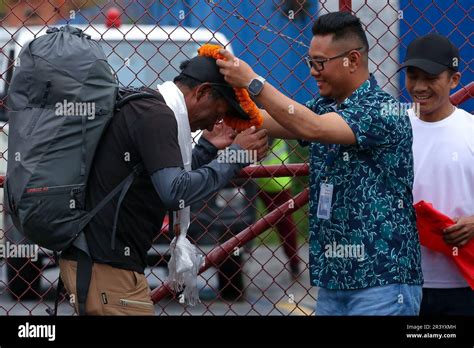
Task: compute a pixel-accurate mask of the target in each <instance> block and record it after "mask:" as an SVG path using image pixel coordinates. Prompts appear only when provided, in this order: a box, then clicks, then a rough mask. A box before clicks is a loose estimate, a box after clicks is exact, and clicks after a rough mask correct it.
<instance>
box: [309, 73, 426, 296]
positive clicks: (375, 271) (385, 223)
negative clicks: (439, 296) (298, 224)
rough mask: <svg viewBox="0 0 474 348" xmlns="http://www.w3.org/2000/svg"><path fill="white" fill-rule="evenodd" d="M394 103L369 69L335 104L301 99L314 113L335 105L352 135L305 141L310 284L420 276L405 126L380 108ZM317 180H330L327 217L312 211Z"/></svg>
mask: <svg viewBox="0 0 474 348" xmlns="http://www.w3.org/2000/svg"><path fill="white" fill-rule="evenodd" d="M395 103H396V100H395V99H394V98H393V97H391V96H390V95H389V94H388V93H386V92H384V91H383V90H382V89H381V88H380V87H379V86H378V85H377V81H376V80H375V78H374V77H373V76H372V75H371V76H370V78H369V79H368V80H367V81H365V82H364V83H363V84H362V85H361V86H360V87H359V88H358V89H357V90H356V91H355V92H354V93H353V94H352V95H351V96H350V97H348V98H347V99H345V100H344V101H343V102H342V103H341V104H340V105H339V106H338V105H337V104H336V103H335V101H334V100H332V99H328V98H324V97H320V98H318V99H313V100H311V101H309V102H308V103H307V107H309V108H310V109H311V110H313V111H314V112H315V113H316V114H318V115H322V114H325V113H328V112H337V113H338V114H339V115H340V116H341V117H342V118H343V119H344V120H345V121H346V122H347V124H348V125H349V127H350V128H351V129H352V131H353V132H354V134H355V137H356V144H355V145H325V144H321V143H317V142H311V143H306V145H309V146H310V160H309V161H310V172H311V174H310V197H311V198H310V202H309V229H310V236H309V239H310V258H309V261H310V276H311V284H312V285H314V286H319V287H324V288H329V289H338V290H347V289H362V288H367V287H372V286H383V285H387V284H395V283H400V284H422V283H423V276H422V272H421V255H420V243H419V239H418V232H417V229H416V220H415V212H414V209H413V197H412V185H413V155H412V130H411V125H410V121H409V118H408V117H407V116H406V114H394V113H391V112H384V111H385V110H390V107H387V106H390V105H395ZM316 117H319V116H316ZM301 143H302V144H303V145H305V144H304V143H305V142H303V141H302V142H301ZM322 183H326V184H330V185H333V194H332V204H331V213H330V217H329V219H322V218H318V217H317V209H318V201H319V195H320V188H321V184H322Z"/></svg>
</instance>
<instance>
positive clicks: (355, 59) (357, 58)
mask: <svg viewBox="0 0 474 348" xmlns="http://www.w3.org/2000/svg"><path fill="white" fill-rule="evenodd" d="M362 59H363V57H362V54H361V53H360V52H359V51H355V50H354V51H352V52H351V53H349V55H348V56H347V57H345V58H344V59H343V61H345V62H346V67H347V68H349V69H350V72H351V73H353V72H354V71H356V70H357V68H358V67H359V66H360V65H361V64H362Z"/></svg>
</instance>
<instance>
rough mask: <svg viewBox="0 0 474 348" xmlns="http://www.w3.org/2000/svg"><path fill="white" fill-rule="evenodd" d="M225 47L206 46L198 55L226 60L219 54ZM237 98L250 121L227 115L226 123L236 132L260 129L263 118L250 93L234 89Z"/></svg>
mask: <svg viewBox="0 0 474 348" xmlns="http://www.w3.org/2000/svg"><path fill="white" fill-rule="evenodd" d="M222 48H223V47H221V46H219V45H212V44H205V45H202V46H201V47H200V48H199V49H198V54H199V55H200V56H204V57H210V58H214V59H216V60H217V59H225V58H224V56H223V55H222V54H220V53H219V50H220V49H222ZM234 93H235V96H236V97H237V100H238V102H239V104H240V106H241V107H242V109H243V110H244V111H245V113H246V114H247V115H248V116H249V118H250V120H243V119H240V118H238V117H233V116H229V115H226V116H225V117H224V122H225V123H226V124H227V125H228V126H229V127H232V128H234V129H236V130H239V131H242V130H244V129H247V128H249V127H251V126H255V127H260V126H261V125H262V123H263V118H262V115H261V113H260V110H259V109H258V107H257V105H255V103H254V102H253V101H252V99H250V95H249V92H248V91H247V90H246V89H245V88H234Z"/></svg>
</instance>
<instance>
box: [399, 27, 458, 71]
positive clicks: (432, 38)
mask: <svg viewBox="0 0 474 348" xmlns="http://www.w3.org/2000/svg"><path fill="white" fill-rule="evenodd" d="M458 65H459V50H458V48H457V47H456V46H454V45H453V43H452V42H451V41H449V40H448V38H446V37H444V36H442V35H439V34H428V35H425V36H421V37H419V38H417V39H415V40H413V41H412V42H411V43H410V44H409V45H408V48H407V54H406V57H405V61H404V62H403V64H402V65H401V67H400V68H399V69H398V70H401V69H403V68H406V67H409V66H413V67H415V68H419V69H421V70H423V71H426V72H427V73H428V74H431V75H438V74H441V73H442V72H443V71H445V70H447V69H451V70H454V71H458Z"/></svg>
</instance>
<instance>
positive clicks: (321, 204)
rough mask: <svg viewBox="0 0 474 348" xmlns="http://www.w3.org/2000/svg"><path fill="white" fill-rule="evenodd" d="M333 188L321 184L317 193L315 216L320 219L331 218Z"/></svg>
mask: <svg viewBox="0 0 474 348" xmlns="http://www.w3.org/2000/svg"><path fill="white" fill-rule="evenodd" d="M333 190H334V186H333V185H332V184H324V183H323V184H321V191H319V201H318V211H317V214H316V216H317V217H318V218H320V219H324V220H329V218H330V217H331V205H332V192H333Z"/></svg>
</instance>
